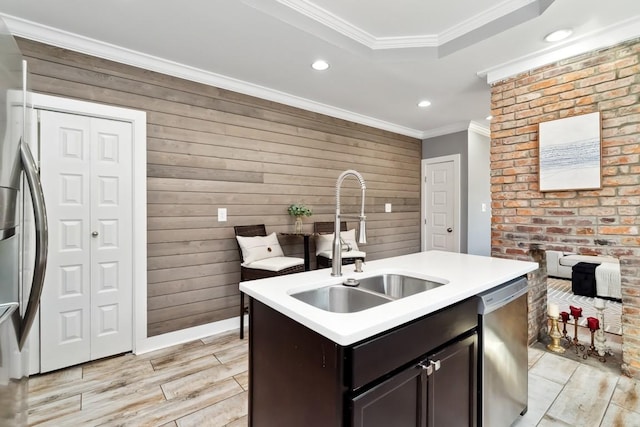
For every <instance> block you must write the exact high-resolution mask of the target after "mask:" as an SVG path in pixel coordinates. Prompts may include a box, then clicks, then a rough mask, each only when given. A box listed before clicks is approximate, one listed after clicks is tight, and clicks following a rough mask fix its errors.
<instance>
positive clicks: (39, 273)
mask: <svg viewBox="0 0 640 427" xmlns="http://www.w3.org/2000/svg"><path fill="white" fill-rule="evenodd" d="M20 158H21V159H22V167H23V169H24V172H25V176H26V177H27V184H28V185H29V189H30V190H31V200H32V203H33V212H34V219H35V228H36V256H35V267H34V270H33V271H34V273H33V282H32V283H31V292H30V293H29V302H28V303H27V309H26V310H25V312H24V316H23V318H22V322H21V323H20V340H19V345H20V349H21V350H22V347H23V346H24V344H25V342H26V341H27V337H28V336H29V331H30V330H31V325H32V324H33V321H34V320H35V318H36V313H37V312H38V305H39V304H40V296H41V295H42V286H43V285H44V273H45V270H46V267H47V247H48V245H49V242H48V230H47V211H46V208H45V204H44V193H43V192H42V185H41V184H40V178H39V177H38V169H37V167H36V163H35V161H34V160H33V155H32V154H31V149H30V148H29V145H28V144H27V143H25V142H24V141H23V140H20Z"/></svg>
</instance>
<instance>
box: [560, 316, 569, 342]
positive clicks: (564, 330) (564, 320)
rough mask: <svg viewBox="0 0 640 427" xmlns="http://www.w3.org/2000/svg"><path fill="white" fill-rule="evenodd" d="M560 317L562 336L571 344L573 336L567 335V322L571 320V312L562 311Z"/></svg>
mask: <svg viewBox="0 0 640 427" xmlns="http://www.w3.org/2000/svg"><path fill="white" fill-rule="evenodd" d="M560 318H561V319H562V338H564V339H565V340H567V342H568V343H569V344H571V337H570V336H569V335H567V322H568V321H569V313H567V312H566V311H563V312H561V313H560Z"/></svg>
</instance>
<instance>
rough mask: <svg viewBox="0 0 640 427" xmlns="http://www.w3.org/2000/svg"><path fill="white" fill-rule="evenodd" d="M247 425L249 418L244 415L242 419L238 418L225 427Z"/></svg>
mask: <svg viewBox="0 0 640 427" xmlns="http://www.w3.org/2000/svg"><path fill="white" fill-rule="evenodd" d="M248 425H249V417H248V416H247V415H245V416H244V417H241V418H238V419H237V420H235V421H231V422H230V423H229V424H227V425H226V426H225V427H247V426H248Z"/></svg>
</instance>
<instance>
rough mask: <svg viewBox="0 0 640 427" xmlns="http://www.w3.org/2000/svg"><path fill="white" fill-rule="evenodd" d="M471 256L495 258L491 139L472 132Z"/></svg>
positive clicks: (470, 152) (468, 249)
mask: <svg viewBox="0 0 640 427" xmlns="http://www.w3.org/2000/svg"><path fill="white" fill-rule="evenodd" d="M468 144H469V145H468V153H469V170H468V172H469V175H468V178H469V182H468V204H467V209H468V212H467V221H468V223H467V224H468V226H467V253H469V254H474V255H486V256H490V255H491V169H490V163H491V153H490V151H491V139H490V138H489V137H488V136H485V135H482V134H480V133H478V132H475V131H474V130H471V129H470V130H469V136H468Z"/></svg>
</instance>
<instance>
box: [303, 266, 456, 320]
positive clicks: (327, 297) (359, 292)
mask: <svg viewBox="0 0 640 427" xmlns="http://www.w3.org/2000/svg"><path fill="white" fill-rule="evenodd" d="M347 284H348V285H349V286H345V285H347ZM444 284H445V283H441V282H435V281H432V280H426V279H419V278H417V277H411V276H404V275H402V274H381V275H379V276H372V277H365V278H362V279H357V280H355V279H347V280H346V281H345V284H344V285H333V286H327V287H324V288H318V289H312V290H309V291H303V292H298V293H295V294H291V296H292V297H293V298H296V299H298V300H300V301H302V302H306V303H307V304H310V305H312V306H314V307H317V308H319V309H321V310H325V311H331V312H334V313H355V312H358V311H362V310H366V309H368V308H371V307H376V306H378V305H381V304H384V303H387V302H390V301H393V300H396V299H400V298H404V297H408V296H411V295H415V294H418V293H420V292H425V291H428V290H430V289H435V288H437V287H439V286H442V285H444Z"/></svg>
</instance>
